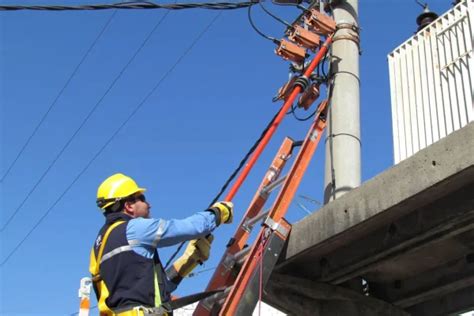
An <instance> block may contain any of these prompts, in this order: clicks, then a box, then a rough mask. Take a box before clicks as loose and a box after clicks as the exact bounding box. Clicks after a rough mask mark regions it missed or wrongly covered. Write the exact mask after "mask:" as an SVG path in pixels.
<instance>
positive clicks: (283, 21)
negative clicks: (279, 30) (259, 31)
mask: <svg viewBox="0 0 474 316" xmlns="http://www.w3.org/2000/svg"><path fill="white" fill-rule="evenodd" d="M259 4H260V7H261V8H262V10H263V11H265V13H266V14H268V15H269V16H271V17H272V18H274V19H275V20H277V21H278V22H280V23H282V24H284V25H285V26H287V27H288V28H293V25H291V24H290V23H288V22H286V21H285V20H283V19H282V18H280V17H278V16H276V15H275V14H273V13H272V12H270V10H268V9H267V8H266V7H265V6H264V5H263V1H260V2H259Z"/></svg>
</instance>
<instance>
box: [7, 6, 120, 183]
mask: <svg viewBox="0 0 474 316" xmlns="http://www.w3.org/2000/svg"><path fill="white" fill-rule="evenodd" d="M116 13H117V11H116V10H115V11H114V12H113V13H112V14H111V15H110V17H109V19H108V20H107V22H106V23H105V25H104V26H103V27H102V29H101V31H100V32H99V34H98V35H97V36H96V38H95V39H94V41H93V42H92V44H91V45H90V46H89V48H88V49H87V51H86V53H85V54H84V55H83V56H82V58H81V60H80V61H79V63H78V64H77V65H76V67H75V68H74V70H73V71H72V73H71V74H70V75H69V78H68V79H67V80H66V83H65V84H64V85H63V87H62V88H61V90H59V93H58V94H57V96H56V98H55V99H54V101H53V103H51V104H50V106H49V108H48V110H47V111H46V112H45V113H44V114H43V117H42V118H41V119H40V121H39V122H38V124H37V125H36V127H35V128H34V129H33V132H32V133H31V134H30V136H29V137H28V139H27V140H26V142H25V143H24V144H23V146H22V147H21V149H20V151H19V152H18V154H17V155H16V157H15V159H13V162H12V163H11V164H10V166H9V167H8V169H7V171H6V172H5V173H4V174H3V176H2V178H1V179H0V183H3V180H5V178H6V177H7V176H8V174H9V173H10V171H11V170H12V168H13V167H14V166H15V164H16V162H17V161H18V159H19V158H20V156H21V155H22V154H23V152H24V151H25V149H26V147H28V145H29V143H30V141H31V139H32V138H33V137H34V136H35V135H36V132H38V129H39V128H40V126H41V125H43V123H44V121H45V119H46V117H47V116H48V115H49V113H50V112H51V110H52V109H53V108H54V107H55V105H56V104H57V103H58V100H59V98H60V97H61V96H62V95H63V93H64V91H65V90H66V88H67V87H68V86H69V84H70V83H71V81H72V79H73V78H74V77H75V75H76V73H77V71H78V70H79V68H80V67H81V65H82V64H83V63H84V61H85V60H86V58H87V57H88V56H89V54H90V52H91V51H92V49H93V48H94V47H95V45H96V44H97V42H98V41H99V39H100V38H101V37H102V35H103V34H104V32H105V30H106V29H107V28H108V26H109V25H110V23H111V22H112V20H113V18H114V17H115V14H116Z"/></svg>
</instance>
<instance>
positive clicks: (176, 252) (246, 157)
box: [165, 107, 288, 270]
mask: <svg viewBox="0 0 474 316" xmlns="http://www.w3.org/2000/svg"><path fill="white" fill-rule="evenodd" d="M282 109H283V107H281V108H280V109H279V110H278V112H277V113H276V114H275V116H273V118H272V119H271V121H270V122H269V123H268V125H267V127H265V129H264V130H263V132H262V133H261V134H260V137H259V138H258V139H257V141H256V142H255V143H254V144H253V145H252V147H251V148H250V149H249V151H248V152H247V153H246V154H245V156H244V158H242V160H241V161H240V163H239V165H238V166H237V168H236V169H235V170H234V171H233V172H232V174H231V175H230V176H229V178H228V179H227V180H226V182H225V183H224V185H223V186H222V187H221V189H220V190H219V193H217V195H216V196H215V197H214V199H213V200H212V202H211V203H210V204H209V207H210V206H211V205H213V204H214V203H216V202H217V201H218V200H219V199H220V198H221V196H222V194H223V193H224V192H225V190H226V189H227V187H228V186H229V184H230V183H231V182H232V180H234V178H235V177H236V176H237V174H238V173H239V171H240V170H241V169H242V167H243V166H244V165H245V163H246V162H247V160H248V159H249V157H250V155H251V154H252V153H253V152H254V151H255V149H256V148H257V146H258V144H260V142H261V141H262V139H263V137H264V136H265V134H266V133H267V131H268V129H269V128H270V127H271V126H272V125H273V122H274V121H275V119H276V117H277V116H278V114H280V112H281V110H282ZM287 114H288V113H287ZM184 244H185V242H182V243H181V244H180V245H179V246H178V248H176V250H175V252H173V254H172V255H171V256H170V258H169V259H168V261H166V264H165V270H166V269H168V267H169V265H170V263H171V262H172V261H173V259H174V258H175V257H176V256H177V255H178V253H179V252H180V251H181V248H183V246H184Z"/></svg>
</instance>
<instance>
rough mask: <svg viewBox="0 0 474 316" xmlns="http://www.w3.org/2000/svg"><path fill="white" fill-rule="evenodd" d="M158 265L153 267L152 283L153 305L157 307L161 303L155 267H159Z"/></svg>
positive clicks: (157, 273)
mask: <svg viewBox="0 0 474 316" xmlns="http://www.w3.org/2000/svg"><path fill="white" fill-rule="evenodd" d="M159 268H160V266H159V265H154V269H153V279H154V283H155V306H156V307H158V306H160V305H161V293H160V285H159V281H160V280H159V279H158V275H159V272H158V271H157V269H159Z"/></svg>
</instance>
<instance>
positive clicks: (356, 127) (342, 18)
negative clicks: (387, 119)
mask: <svg viewBox="0 0 474 316" xmlns="http://www.w3.org/2000/svg"><path fill="white" fill-rule="evenodd" d="M358 2H359V1H358V0H333V1H331V4H332V7H333V10H334V11H333V12H334V19H335V20H336V24H337V26H338V30H337V31H336V35H335V37H334V43H333V45H332V55H331V74H332V78H333V80H334V85H333V87H334V89H333V91H332V97H331V102H330V108H329V120H328V128H327V135H326V168H325V179H324V184H325V186H324V187H325V190H324V202H325V203H327V202H329V201H332V200H334V199H336V198H338V197H340V196H341V195H343V194H344V193H346V192H348V191H350V190H352V189H353V188H355V187H358V186H359V185H360V182H361V180H360V178H361V177H360V174H361V167H360V148H361V141H360V114H359V108H360V104H359V103H360V96H359V86H360V82H359V22H358Z"/></svg>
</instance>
